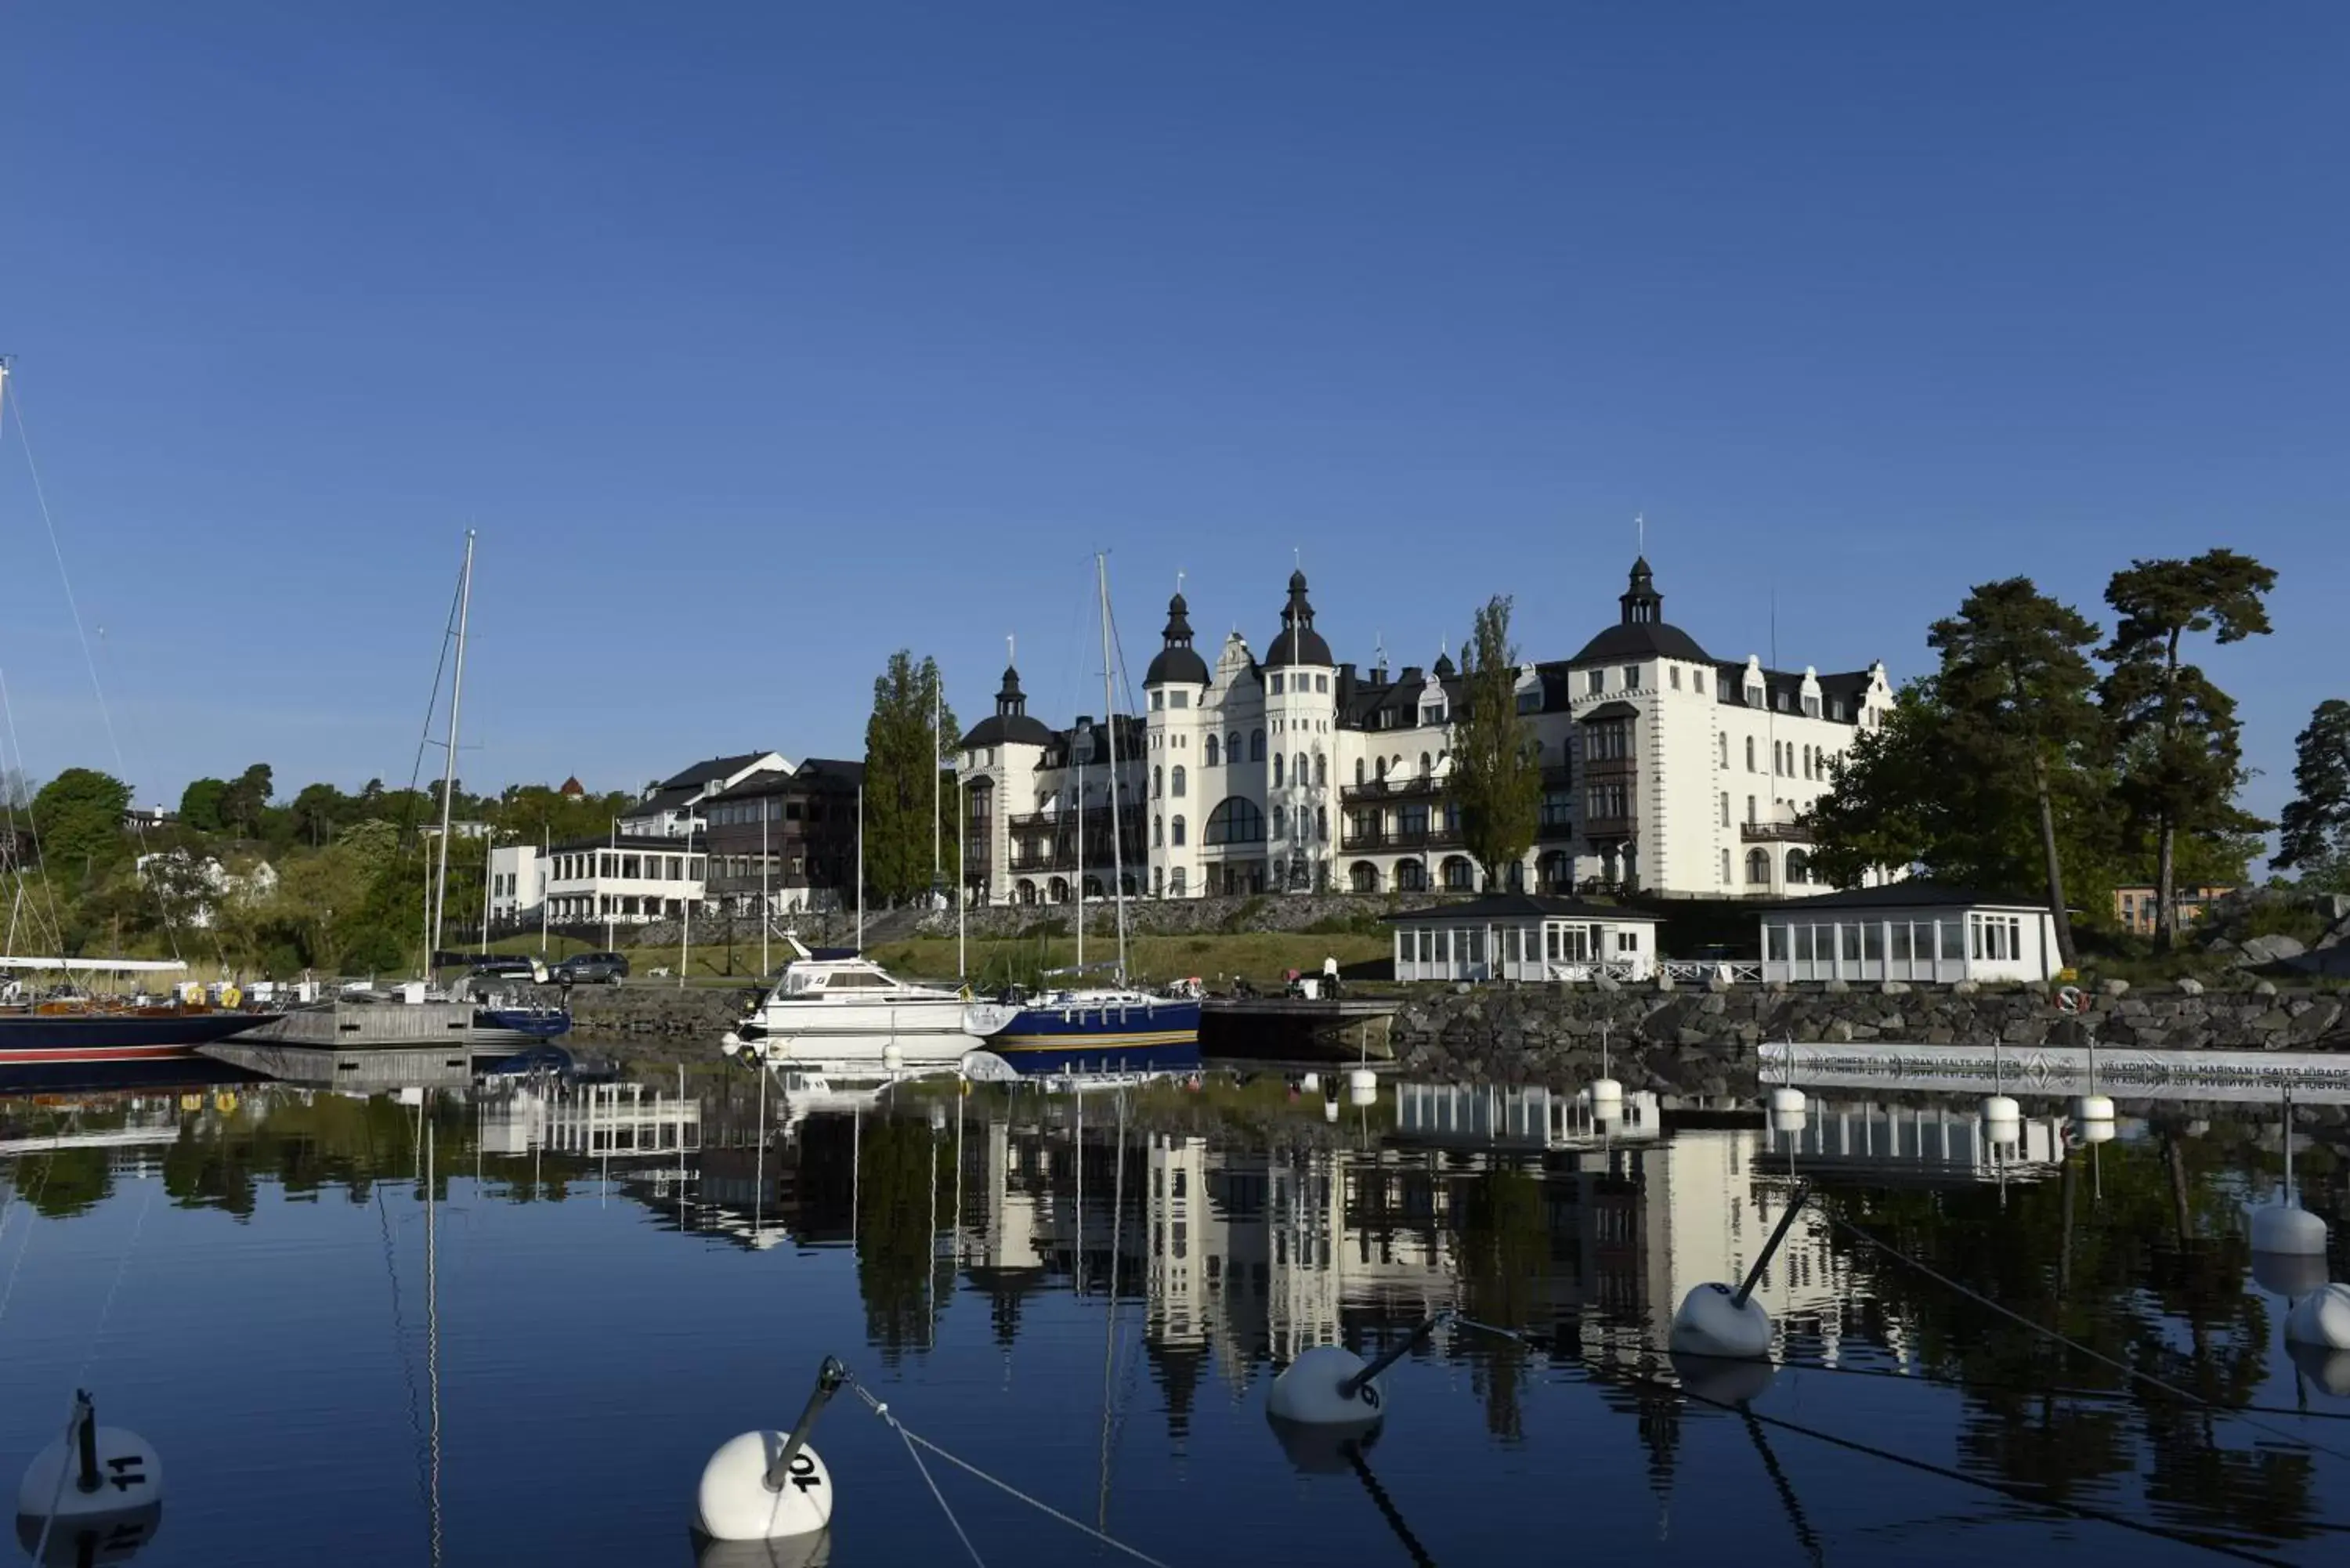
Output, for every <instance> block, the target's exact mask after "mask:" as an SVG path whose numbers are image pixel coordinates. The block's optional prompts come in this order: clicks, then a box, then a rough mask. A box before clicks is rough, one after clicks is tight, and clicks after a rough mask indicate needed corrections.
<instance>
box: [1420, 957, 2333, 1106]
mask: <svg viewBox="0 0 2350 1568" xmlns="http://www.w3.org/2000/svg"><path fill="white" fill-rule="evenodd" d="M2086 1000H2087V1005H2086V1008H2085V1012H2083V1013H2082V1014H2081V1016H2079V1017H2078V1018H2074V1017H2070V1016H2067V1015H2065V1014H2064V1013H2062V1012H2059V1011H2058V1010H2057V1009H2056V1007H2055V1005H2054V1002H2053V1001H2052V1000H2051V998H2050V996H2049V994H2048V993H2047V992H2043V991H2039V990H2036V989H2031V988H2024V987H2016V988H2012V989H1995V990H1966V989H1962V988H1959V987H1932V988H1920V989H1915V990H1913V989H1910V988H1908V987H1906V986H1900V985H1898V984H1896V985H1894V986H1888V987H1884V988H1877V987H1869V988H1866V989H1844V990H1831V989H1827V988H1823V987H1818V986H1800V987H1786V986H1772V987H1763V986H1752V985H1747V986H1722V985H1720V984H1719V983H1717V984H1716V985H1714V986H1711V987H1708V988H1703V989H1679V990H1672V991H1664V990H1660V989H1658V988H1654V987H1637V988H1636V987H1631V986H1626V987H1622V988H1618V989H1614V990H1596V989H1591V988H1588V987H1575V988H1569V987H1565V986H1544V985H1526V986H1515V985H1503V986H1492V985H1487V986H1475V987H1464V988H1461V989H1456V990H1444V991H1437V992H1416V993H1414V994H1413V995H1411V996H1410V997H1409V998H1408V999H1407V1000H1406V1001H1405V1002H1404V1003H1403V1005H1402V1006H1401V1007H1400V1008H1399V1010H1398V1011H1397V1012H1396V1015H1395V1019H1394V1023H1393V1026H1392V1033H1391V1034H1390V1040H1391V1043H1392V1044H1393V1047H1394V1050H1395V1058H1396V1061H1397V1064H1399V1066H1400V1067H1401V1068H1402V1070H1403V1071H1404V1072H1405V1073H1407V1074H1408V1075H1414V1076H1426V1077H1433V1078H1444V1079H1454V1080H1462V1081H1466V1080H1477V1081H1484V1082H1499V1083H1526V1082H1557V1083H1575V1082H1581V1081H1585V1080H1587V1079H1589V1078H1592V1077H1594V1076H1596V1075H1597V1074H1598V1070H1599V1061H1600V1042H1601V1035H1602V1033H1603V1031H1604V1032H1605V1033H1606V1036H1607V1043H1608V1046H1609V1049H1610V1054H1611V1056H1612V1058H1613V1061H1612V1068H1613V1071H1614V1073H1615V1075H1616V1076H1617V1078H1619V1079H1621V1080H1623V1082H1624V1083H1625V1084H1626V1085H1627V1086H1628V1087H1631V1088H1635V1089H1638V1088H1658V1089H1678V1090H1679V1091H1680V1092H1683V1093H1700V1094H1722V1093H1749V1092H1752V1084H1753V1076H1754V1047H1755V1046H1756V1045H1757V1044H1760V1043H1762V1042H1763V1041H1764V1040H1784V1039H1793V1040H1795V1041H1798V1042H1803V1043H1807V1044H1808V1043H1812V1042H1816V1041H1835V1042H1843V1041H1850V1040H1882V1041H1887V1042H1898V1043H1902V1044H1929V1045H1930V1044H1976V1045H1987V1044H1991V1043H1992V1042H1993V1041H1999V1042H2001V1043H2002V1044H2009V1045H2014V1046H2018V1047H2030V1046H2033V1045H2040V1044H2085V1043H2086V1042H2087V1041H2088V1040H2089V1039H2091V1038H2094V1039H2095V1041H2096V1042H2097V1043H2098V1044H2111V1045H2120V1046H2147V1047H2159V1048H2164V1049H2170V1050H2189V1049H2214V1050H2241V1051H2282V1050H2300V1051H2308V1050H2320V1051H2322V1050H2327V1049H2342V1050H2350V1017H2345V996H2344V994H2343V993H2341V992H2313V991H2291V990H2282V991H2281V990H2279V989H2278V988H2277V987H2276V986H2274V985H2272V984H2271V983H2269V982H2267V981H2262V982H2261V983H2260V984H2259V985H2257V986H2255V987H2253V988H2251V990H2249V991H2244V992H2226V993H2218V992H2204V991H2202V990H2201V989H2200V988H2198V987H2196V986H2195V985H2194V984H2193V982H2192V981H2189V982H2187V983H2186V984H2185V985H2183V986H2181V987H2180V988H2178V989H2177V990H2171V989H2164V990H2161V991H2149V992H2133V991H2130V990H2128V989H2127V988H2126V987H2124V986H2121V985H2120V984H2119V982H2114V983H2113V984H2112V985H2110V986H2108V987H2106V989H2105V990H2104V991H2103V992H2101V993H2100V994H2098V995H2095V996H2093V997H2090V998H2088V999H2086ZM1741 1085H1743V1087H1741Z"/></svg>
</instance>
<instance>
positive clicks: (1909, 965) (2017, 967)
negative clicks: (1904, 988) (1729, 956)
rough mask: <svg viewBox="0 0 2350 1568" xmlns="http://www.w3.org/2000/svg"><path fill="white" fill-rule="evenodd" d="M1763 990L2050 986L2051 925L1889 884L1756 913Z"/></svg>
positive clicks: (2043, 918) (1940, 892) (1962, 896)
mask: <svg viewBox="0 0 2350 1568" xmlns="http://www.w3.org/2000/svg"><path fill="white" fill-rule="evenodd" d="M1762 921H1763V980H1764V981H1765V982H1766V983H1767V982H1773V981H1830V980H1840V981H1846V982H1848V983H1853V984H1872V985H1873V984H1881V983H1883V982H1884V981H1888V980H1898V981H1905V982H1912V983H1927V984H1942V985H1947V984H1950V983H1952V982H1954V981H1961V980H1971V981H2027V982H2042V981H2050V980H2053V979H2054V978H2055V976H2056V971H2057V970H2058V969H2060V968H2061V967H2063V961H2062V960H2060V959H2059V958H2058V957H2057V952H2056V920H2055V917H2054V916H2053V915H2051V914H2050V913H2049V911H2048V907H2047V906H2046V905H2044V904H2034V903H2031V902H2029V901H2026V900H2020V899H2014V898H1999V897H1994V896H1991V895H1988V894H1982V893H1972V892H1969V891H1967V890H1966V889H1964V888H1945V887H1940V886H1938V885H1936V884H1934V883H1931V882H1895V883H1892V884H1890V885H1887V886H1885V887H1879V888H1854V889H1852V890H1850V891H1848V892H1843V893H1824V894H1821V895H1820V896H1818V897H1817V898H1797V899H1791V900H1789V901H1787V902H1784V903H1780V904H1774V905H1773V906H1771V907H1770V908H1769V909H1765V910H1763V915H1762Z"/></svg>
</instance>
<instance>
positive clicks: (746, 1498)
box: [694, 1355, 848, 1541]
mask: <svg viewBox="0 0 2350 1568" xmlns="http://www.w3.org/2000/svg"><path fill="white" fill-rule="evenodd" d="M847 1381H848V1369H847V1367H845V1366H842V1365H841V1364H840V1363H839V1362H838V1361H836V1360H835V1359H833V1358H832V1357H831V1356H829V1355H827V1356H826V1357H825V1358H824V1365H823V1366H820V1367H818V1368H817V1369H816V1391H815V1392H814V1393H812V1394H810V1395H809V1396H808V1402H807V1406H806V1408H805V1409H803V1410H801V1412H800V1418H799V1424H798V1425H797V1426H795V1427H794V1428H792V1431H791V1435H790V1436H788V1437H786V1436H785V1435H784V1434H783V1433H781V1432H766V1431H759V1432H744V1433H743V1434H742V1435H741V1436H740V1437H736V1438H729V1439H728V1440H727V1441H726V1442H725V1443H723V1445H721V1446H720V1448H719V1449H718V1451H717V1452H716V1453H714V1454H712V1455H711V1456H710V1462H709V1463H708V1464H706V1465H704V1466H703V1467H702V1484H701V1486H700V1488H699V1489H697V1490H696V1491H695V1493H694V1519H695V1522H696V1523H697V1524H698V1525H699V1526H700V1527H701V1530H702V1533H703V1534H704V1535H707V1536H709V1537H710V1538H711V1539H712V1540H713V1541H775V1540H781V1539H784V1538H785V1537H789V1536H796V1535H813V1534H815V1533H816V1532H818V1531H820V1530H822V1529H824V1527H825V1526H826V1525H827V1524H829V1523H831V1522H832V1475H831V1472H830V1471H828V1470H827V1469H825V1468H824V1460H823V1459H821V1458H819V1457H818V1456H817V1454H816V1449H813V1448H810V1447H809V1446H808V1440H807V1435H808V1431H809V1429H810V1428H813V1427H814V1426H815V1425H816V1417H817V1416H818V1415H819V1414H821V1413H822V1412H823V1410H824V1407H825V1405H826V1403H827V1401H829V1400H830V1399H831V1398H832V1397H833V1395H834V1394H835V1393H836V1392H837V1390H838V1389H839V1388H840V1386H841V1385H842V1384H844V1383H846V1382H847Z"/></svg>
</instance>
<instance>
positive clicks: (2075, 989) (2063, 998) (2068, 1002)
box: [2056, 985, 2088, 1012]
mask: <svg viewBox="0 0 2350 1568" xmlns="http://www.w3.org/2000/svg"><path fill="white" fill-rule="evenodd" d="M2087 1001H2088V998H2087V997H2086V996H2085V995H2083V994H2082V992H2081V988H2080V987H2079V986H2077V985H2065V986H2059V987H2057V989H2056V1011H2057V1012H2080V1011H2081V1009H2082V1007H2083V1005H2084V1004H2085V1003H2086V1002H2087Z"/></svg>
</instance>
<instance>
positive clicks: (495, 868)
mask: <svg viewBox="0 0 2350 1568" xmlns="http://www.w3.org/2000/svg"><path fill="white" fill-rule="evenodd" d="M546 870H547V862H546V860H545V859H543V858H541V857H540V855H539V853H538V846H536V845H535V844H504V845H500V846H498V847H496V848H494V849H493V850H491V851H490V919H491V920H492V921H493V922H496V921H499V920H516V919H522V918H523V917H524V916H525V915H536V913H538V907H539V905H540V904H541V903H542V902H543V901H544V900H545V899H546Z"/></svg>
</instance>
